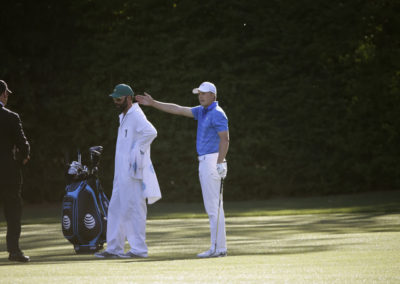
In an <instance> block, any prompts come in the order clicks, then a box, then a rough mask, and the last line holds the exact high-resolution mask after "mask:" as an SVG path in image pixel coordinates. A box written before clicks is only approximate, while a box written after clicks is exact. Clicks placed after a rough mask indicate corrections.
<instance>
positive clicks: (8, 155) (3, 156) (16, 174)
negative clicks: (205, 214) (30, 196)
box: [0, 104, 30, 190]
mask: <svg viewBox="0 0 400 284" xmlns="http://www.w3.org/2000/svg"><path fill="white" fill-rule="evenodd" d="M29 150H30V147H29V143H28V141H27V140H26V137H25V134H24V131H23V129H22V123H21V119H20V118H19V115H18V114H17V113H15V112H12V111H10V110H9V109H7V108H5V107H3V105H2V104H0V183H3V184H4V183H16V182H17V183H20V182H21V175H20V167H21V164H22V161H23V160H24V159H26V158H27V157H28V156H29ZM0 190H1V189H0Z"/></svg>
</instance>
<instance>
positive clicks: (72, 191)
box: [61, 146, 109, 254]
mask: <svg viewBox="0 0 400 284" xmlns="http://www.w3.org/2000/svg"><path fill="white" fill-rule="evenodd" d="M102 150H103V147H102V146H94V147H91V148H90V149H89V152H90V159H91V167H90V168H88V167H87V166H83V165H82V163H81V155H80V154H78V161H73V162H72V163H71V164H69V165H68V173H67V186H66V188H65V191H66V194H65V196H64V198H63V201H62V220H61V224H62V231H63V234H64V237H65V238H66V239H67V240H68V241H70V242H71V243H72V244H73V245H74V249H75V252H76V253H77V254H81V253H94V252H96V251H98V250H100V249H102V248H103V244H104V243H105V242H106V231H107V211H108V205H109V199H108V198H107V196H106V195H105V194H104V192H103V189H102V187H101V184H100V180H99V178H98V164H99V159H100V155H101V152H102Z"/></svg>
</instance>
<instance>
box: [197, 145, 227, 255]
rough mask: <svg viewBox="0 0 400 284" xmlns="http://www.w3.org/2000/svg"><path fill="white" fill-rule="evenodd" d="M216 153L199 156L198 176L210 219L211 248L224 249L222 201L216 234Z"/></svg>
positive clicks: (224, 235) (217, 187) (219, 178)
mask: <svg viewBox="0 0 400 284" xmlns="http://www.w3.org/2000/svg"><path fill="white" fill-rule="evenodd" d="M217 159H218V153H213V154H207V155H203V156H199V177H200V184H201V191H202V193H203V201H204V207H205V209H206V212H207V215H208V219H209V221H210V236H211V248H212V249H213V248H215V243H217V250H221V251H223V250H226V249H227V246H226V231H225V214H224V209H223V202H222V200H221V207H220V212H219V224H218V236H216V234H217V219H218V204H219V195H220V186H221V177H220V176H219V174H218V172H217V166H216V165H217Z"/></svg>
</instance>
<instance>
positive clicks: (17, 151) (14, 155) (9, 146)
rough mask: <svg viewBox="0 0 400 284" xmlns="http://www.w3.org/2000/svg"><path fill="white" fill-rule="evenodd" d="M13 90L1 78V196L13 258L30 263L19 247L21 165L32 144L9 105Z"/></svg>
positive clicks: (10, 258)
mask: <svg viewBox="0 0 400 284" xmlns="http://www.w3.org/2000/svg"><path fill="white" fill-rule="evenodd" d="M11 93H12V92H11V91H10V90H9V89H8V86H7V83H6V82H4V81H3V80H0V133H1V135H0V197H1V199H0V200H1V202H2V204H3V207H4V215H5V219H6V221H7V236H6V240H7V251H8V252H9V253H10V255H9V258H8V259H9V260H11V261H20V262H28V261H29V260H30V259H29V256H25V255H24V253H23V252H22V251H21V249H20V248H19V238H20V235H21V215H22V198H21V186H22V175H21V167H22V166H23V165H25V164H26V163H27V162H28V160H29V151H30V146H29V143H28V141H27V140H26V137H25V134H24V131H23V129H22V123H21V119H20V118H19V115H18V114H17V113H15V112H12V111H10V110H9V109H7V108H5V106H6V105H7V101H8V97H9V95H10V94H11Z"/></svg>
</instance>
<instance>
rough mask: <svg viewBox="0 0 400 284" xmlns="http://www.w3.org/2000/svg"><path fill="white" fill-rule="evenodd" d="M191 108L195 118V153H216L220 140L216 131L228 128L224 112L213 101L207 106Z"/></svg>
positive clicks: (200, 154)
mask: <svg viewBox="0 0 400 284" xmlns="http://www.w3.org/2000/svg"><path fill="white" fill-rule="evenodd" d="M191 110H192V114H193V116H194V119H195V120H197V138H196V147H197V153H198V154H199V156H202V155H205V154H211V153H218V151H219V141H220V138H219V136H218V132H222V131H227V130H228V118H227V117H226V114H225V112H224V111H223V110H222V108H220V107H219V106H218V102H213V103H212V104H211V105H209V106H208V107H207V108H204V107H203V106H196V107H193V108H192V109H191Z"/></svg>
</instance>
